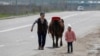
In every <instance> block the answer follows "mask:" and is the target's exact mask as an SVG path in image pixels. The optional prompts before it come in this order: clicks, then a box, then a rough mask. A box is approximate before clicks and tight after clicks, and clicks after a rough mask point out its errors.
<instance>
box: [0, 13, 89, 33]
mask: <svg viewBox="0 0 100 56" xmlns="http://www.w3.org/2000/svg"><path fill="white" fill-rule="evenodd" d="M85 13H88V12H85ZM85 13H81V14H85ZM79 14H80V13H79ZM79 14H73V15H69V16H65V17H62V18H63V19H66V18H69V17H73V16H76V15H79ZM49 22H50V20H49ZM31 25H32V24H28V25H24V26H19V27H15V28H10V29H6V30H1V31H0V33H4V32H8V31H13V30H17V29H22V28H25V27H29V26H31Z"/></svg>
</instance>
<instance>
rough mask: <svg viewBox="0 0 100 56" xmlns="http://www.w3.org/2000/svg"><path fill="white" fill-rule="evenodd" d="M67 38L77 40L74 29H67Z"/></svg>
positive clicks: (67, 39) (69, 40) (71, 40)
mask: <svg viewBox="0 0 100 56" xmlns="http://www.w3.org/2000/svg"><path fill="white" fill-rule="evenodd" d="M65 40H66V41H67V42H73V41H75V40H76V36H75V33H74V31H67V32H66V33H65Z"/></svg>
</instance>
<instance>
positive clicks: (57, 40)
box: [56, 36, 59, 48]
mask: <svg viewBox="0 0 100 56" xmlns="http://www.w3.org/2000/svg"><path fill="white" fill-rule="evenodd" d="M58 40H59V38H58V36H56V47H57V48H58Z"/></svg>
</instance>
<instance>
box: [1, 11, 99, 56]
mask: <svg viewBox="0 0 100 56" xmlns="http://www.w3.org/2000/svg"><path fill="white" fill-rule="evenodd" d="M52 16H60V17H61V18H62V19H64V21H65V30H66V28H67V25H68V24H71V25H72V28H73V30H74V31H75V32H76V35H77V37H78V36H84V35H85V34H87V33H88V32H91V29H93V28H95V27H98V26H100V19H99V18H100V11H82V12H80V11H72V12H68V11H64V12H54V13H47V14H46V19H47V20H48V22H50V19H51V17H52ZM38 17H39V15H33V16H26V17H21V18H13V19H8V20H0V56H34V55H35V54H38V53H39V52H42V51H39V50H37V48H38V42H37V25H35V27H34V29H33V32H30V29H31V25H32V24H33V22H34V21H35V20H36V19H37V18H38ZM63 42H64V44H65V41H64V38H63ZM49 47H52V39H51V36H50V35H49V34H48V35H47V41H46V46H45V50H47V49H48V48H49Z"/></svg>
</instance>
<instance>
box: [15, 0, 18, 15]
mask: <svg viewBox="0 0 100 56" xmlns="http://www.w3.org/2000/svg"><path fill="white" fill-rule="evenodd" d="M15 9H16V15H18V1H17V0H16V8H15Z"/></svg>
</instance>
